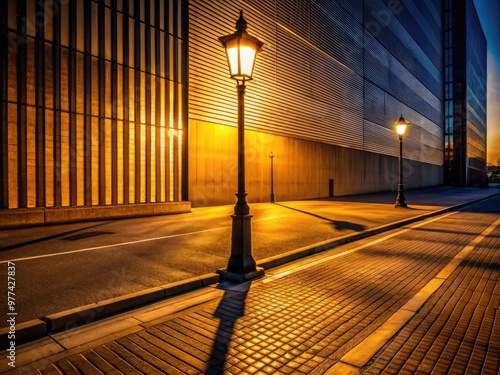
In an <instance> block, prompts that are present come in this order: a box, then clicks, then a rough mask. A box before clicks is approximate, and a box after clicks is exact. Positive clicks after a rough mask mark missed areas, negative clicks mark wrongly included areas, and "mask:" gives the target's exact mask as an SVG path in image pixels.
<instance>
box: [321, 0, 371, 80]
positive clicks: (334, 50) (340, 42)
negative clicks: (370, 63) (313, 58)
mask: <svg viewBox="0 0 500 375" xmlns="http://www.w3.org/2000/svg"><path fill="white" fill-rule="evenodd" d="M311 20H312V21H311V42H312V43H313V44H314V45H316V46H317V47H318V48H319V49H321V50H322V51H325V53H327V54H328V55H329V56H331V57H332V58H334V59H336V60H338V61H339V62H341V63H342V64H344V65H346V66H348V67H349V68H350V69H352V70H354V71H355V72H357V73H358V74H363V28H362V25H361V23H359V22H358V21H356V20H355V19H354V18H353V17H352V16H351V15H350V14H349V13H348V12H347V11H346V10H345V9H344V8H343V7H342V6H340V5H339V4H338V3H336V2H334V1H330V2H321V4H316V3H314V4H313V6H312V8H311Z"/></svg>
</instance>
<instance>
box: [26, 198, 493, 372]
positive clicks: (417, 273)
mask: <svg viewBox="0 0 500 375" xmlns="http://www.w3.org/2000/svg"><path fill="white" fill-rule="evenodd" d="M499 201H500V199H497V200H496V202H499ZM445 216H447V217H444V218H440V219H439V220H435V219H433V220H429V221H428V222H425V223H419V224H416V225H413V226H412V227H411V229H402V230H396V231H393V232H391V233H389V234H381V235H378V236H375V237H372V238H370V239H366V240H363V241H360V242H357V243H353V244H349V245H346V246H342V247H339V248H338V249H336V250H332V251H329V252H327V253H323V254H320V255H317V256H314V257H310V258H308V259H305V260H303V261H300V262H296V263H293V264H290V265H288V266H286V267H281V268H279V269H275V270H271V271H270V272H268V273H267V276H266V277H265V278H263V279H260V280H257V281H254V282H253V283H251V284H250V283H247V284H241V285H234V284H229V283H222V284H221V285H219V286H218V287H217V288H214V289H212V290H213V293H212V294H213V295H214V296H216V298H215V299H213V298H208V299H207V301H206V302H203V301H200V302H203V303H201V304H198V305H195V306H192V307H190V308H189V309H185V310H181V311H177V312H175V313H173V314H163V315H161V316H160V317H159V318H158V319H156V320H153V321H150V322H149V323H143V324H141V325H139V326H137V327H136V328H134V329H133V330H132V331H128V332H127V334H119V333H117V334H115V335H114V336H113V335H110V336H109V337H108V338H107V339H106V338H104V339H100V340H98V341H96V342H95V343H90V344H86V345H84V346H82V347H75V348H73V349H72V350H69V351H67V352H63V353H60V354H56V355H55V356H53V357H49V358H47V359H45V360H41V361H38V362H35V363H34V364H33V365H31V366H27V367H25V369H26V370H27V371H32V370H33V368H37V369H38V371H39V372H36V373H42V374H60V373H63V374H81V373H83V374H101V373H103V374H114V373H117V374H118V373H124V374H143V373H145V374H162V373H166V374H201V373H206V374H222V373H226V374H243V373H245V374H254V373H258V374H288V373H296V374H322V373H325V372H328V371H330V372H329V373H336V372H332V366H333V365H335V364H339V363H341V362H339V361H340V360H341V359H342V360H343V358H344V357H345V356H346V355H348V354H349V353H352V351H353V350H355V349H356V348H357V347H358V346H359V345H362V343H363V342H364V341H363V340H365V339H367V340H368V339H369V338H370V337H373V335H376V334H377V332H378V331H377V330H378V329H380V327H383V325H384V322H386V321H388V319H389V318H390V317H392V316H394V315H395V314H397V313H398V312H400V311H401V309H402V307H404V306H407V304H408V303H410V304H411V302H412V300H413V298H414V297H415V296H418V295H419V293H418V292H419V291H422V290H423V288H424V287H426V286H427V285H428V284H429V283H432V281H433V280H434V279H435V278H436V275H441V274H442V273H443V272H444V273H446V270H447V269H449V266H450V264H452V263H453V262H455V263H456V264H455V266H456V269H455V271H453V272H451V274H450V275H448V277H447V278H445V279H443V280H444V282H443V283H442V285H441V284H440V285H441V286H440V287H439V288H437V290H436V292H435V293H434V294H433V295H431V296H430V297H429V299H428V300H426V301H425V303H423V305H422V309H421V310H420V311H419V312H418V313H417V314H416V315H415V316H414V317H413V318H412V319H411V320H410V321H409V324H407V325H405V326H404V328H403V330H401V331H400V333H399V334H398V335H397V336H396V337H395V338H394V339H393V340H390V341H389V343H388V345H387V346H385V347H382V348H381V350H380V351H379V352H378V353H377V354H376V356H375V357H374V358H375V360H374V362H373V363H371V362H369V363H368V364H367V365H368V366H364V368H363V369H364V371H365V372H367V373H370V374H378V373H416V371H417V370H418V371H419V373H423V374H431V373H432V374H434V373H443V374H444V373H452V372H451V371H452V370H457V371H456V372H455V373H462V374H465V373H471V374H476V373H481V372H480V371H479V368H478V367H474V366H481V368H482V369H483V370H484V371H485V373H495V372H494V371H495V370H496V371H497V372H498V358H499V356H498V354H499V350H500V346H499V342H498V337H499V336H500V335H499V333H500V332H499V318H498V312H497V311H498V302H499V299H500V287H499V269H498V261H499V258H500V253H499V252H498V248H499V235H500V229H499V225H498V224H496V226H495V227H494V232H493V233H491V235H490V236H488V237H487V238H486V239H484V240H481V241H480V243H479V244H475V243H474V242H473V241H474V240H475V239H477V233H481V232H483V231H485V229H486V228H488V227H489V226H490V225H491V215H489V216H487V218H488V220H489V221H488V220H486V216H485V217H482V216H481V215H478V214H477V213H460V214H454V215H453V214H448V215H445ZM448 216H449V217H448ZM459 217H460V219H459ZM434 221H436V223H434ZM440 223H442V227H439V225H441V224H440ZM440 228H441V229H442V228H446V230H445V231H444V233H443V235H442V236H443V237H442V238H441V237H440V240H436V232H437V231H438V230H440ZM471 241H472V242H471ZM471 243H472V244H473V246H472V245H471ZM476 245H477V246H476ZM467 248H468V249H469V250H470V252H469V253H468V255H467V257H466V258H464V259H463V260H461V261H460V262H458V263H457V262H456V259H459V260H460V258H454V257H456V256H457V254H458V256H459V257H460V256H461V255H460V254H462V253H461V251H463V249H467ZM450 259H451V260H450ZM447 267H448V268H447ZM54 338H56V335H54ZM468 359H470V360H468ZM466 360H468V361H466ZM458 366H461V367H458ZM362 367H363V366H362ZM23 370H24V369H23V368H20V369H19V372H17V373H23V372H22V371H23ZM358 370H359V371H358V372H357V373H359V372H360V371H361V370H360V369H358ZM469 370H470V372H469ZM487 371H491V372H487ZM27 373H33V372H27ZM339 373H340V372H339ZM345 373H346V372H345Z"/></svg>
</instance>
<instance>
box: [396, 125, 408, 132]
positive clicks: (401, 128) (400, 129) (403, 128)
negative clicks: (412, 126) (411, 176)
mask: <svg viewBox="0 0 500 375" xmlns="http://www.w3.org/2000/svg"><path fill="white" fill-rule="evenodd" d="M405 131H406V124H398V125H396V132H397V133H398V134H399V135H403V134H404V133H405Z"/></svg>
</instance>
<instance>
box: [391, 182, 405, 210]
mask: <svg viewBox="0 0 500 375" xmlns="http://www.w3.org/2000/svg"><path fill="white" fill-rule="evenodd" d="M394 207H403V208H407V207H408V206H407V205H406V198H405V189H404V185H403V184H399V185H398V196H397V197H396V204H394Z"/></svg>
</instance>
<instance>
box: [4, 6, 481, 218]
mask: <svg viewBox="0 0 500 375" xmlns="http://www.w3.org/2000/svg"><path fill="white" fill-rule="evenodd" d="M240 9H243V10H244V16H245V19H246V20H247V21H248V31H249V33H250V34H251V35H254V36H256V37H258V38H259V39H261V40H262V41H264V43H265V45H264V51H263V52H262V53H260V54H259V55H258V56H257V62H256V65H255V71H254V79H253V80H252V81H250V82H248V83H247V90H246V97H245V100H246V103H245V105H246V113H245V121H246V134H245V137H246V138H245V143H246V176H247V178H246V181H247V182H246V190H247V192H248V200H249V202H257V201H268V200H269V193H270V165H271V163H270V159H269V153H270V152H271V151H273V152H274V154H275V155H276V156H275V158H274V193H275V196H276V200H278V201H279V200H281V201H283V200H288V199H303V198H316V197H325V196H329V195H332V194H333V195H346V194H358V193H366V192H374V191H384V190H395V189H396V187H397V178H398V156H399V143H398V137H397V135H396V133H395V132H394V130H393V128H392V124H393V123H394V122H395V121H396V120H397V119H398V118H399V116H400V115H401V113H402V114H403V115H404V117H405V119H406V120H408V121H410V123H411V125H410V127H409V129H408V131H407V134H406V135H405V137H404V140H403V156H404V175H405V180H404V183H405V187H406V188H407V189H411V188H416V187H423V186H433V185H438V184H441V183H443V178H444V177H443V175H444V174H443V164H444V155H445V146H444V145H445V139H444V131H445V129H444V112H445V108H444V107H445V85H444V74H445V68H444V56H443V54H444V50H445V48H444V40H443V35H444V32H443V30H444V24H443V2H442V1H439V0H422V1H410V0H370V1H368V0H365V1H363V0H328V1H327V0H248V1H243V0H239V1H238V0H235V1H223V0H213V1H208V0H205V1H202V0H184V1H182V0H170V1H169V0H164V1H163V0H147V1H138V0H135V1H134V0H128V1H127V0H121V1H118V0H116V1H115V0H108V1H92V0H73V1H70V0H61V1H55V0H44V1H41V0H24V1H1V2H0V17H1V18H2V22H1V28H2V29H1V30H0V31H1V34H0V35H1V38H0V43H1V44H0V53H1V56H2V59H1V60H0V64H1V65H0V71H1V74H2V80H1V85H2V89H1V95H2V97H1V101H2V106H1V109H0V111H1V119H2V138H1V142H0V148H1V151H2V155H3V159H2V160H3V161H2V169H1V174H2V185H1V186H0V207H1V208H18V207H19V208H24V207H78V206H82V207H88V206H113V205H126V204H132V203H134V204H135V203H155V202H175V201H181V200H189V201H190V202H192V204H193V206H202V205H213V204H232V203H234V202H235V200H236V199H235V197H234V193H235V192H236V190H237V170H238V168H237V149H238V147H237V146H238V145H237V132H236V123H237V95H236V87H235V86H236V83H235V82H234V81H233V80H231V79H230V78H229V72H228V67H227V62H226V58H225V53H224V50H223V48H222V46H221V45H220V43H219V41H218V37H219V36H222V35H227V34H230V33H232V32H233V31H234V23H235V21H236V19H237V18H238V15H239V10H240ZM467 19H468V21H467V22H469V23H470V24H471V26H472V27H473V28H477V27H476V26H474V25H473V23H474V22H475V21H474V20H471V19H469V18H467ZM469 23H468V24H467V25H469ZM467 30H468V31H467V32H468V33H472V34H474V35H476V34H477V32H476V31H475V30H476V29H469V28H467ZM470 48H471V49H469V50H467V56H469V59H471V60H473V59H475V58H477V57H475V56H476V52H475V50H473V48H476V47H473V46H472V47H470ZM477 48H479V47H477ZM481 48H482V47H481ZM472 62H473V66H472V67H470V68H469V69H472V70H471V71H472V72H473V73H474V74H477V76H478V79H477V80H471V81H469V82H468V83H469V85H468V86H467V87H468V89H467V90H468V91H467V92H468V93H469V95H468V98H469V100H468V103H469V105H468V107H467V108H468V112H467V113H468V114H469V115H468V117H467V119H468V120H467V124H469V125H468V129H469V130H468V132H467V134H472V135H471V136H470V137H468V138H467V139H466V142H467V144H468V145H469V146H468V148H467V153H468V160H469V165H470V166H472V167H474V168H476V167H475V166H473V163H475V161H474V160H476V159H478V158H480V157H481V155H483V157H484V148H482V149H481V144H483V143H482V142H483V139H484V138H481V137H483V136H484V122H481V121H482V120H481V119H482V117H481V116H482V114H481V113H479V112H481V110H482V108H481V105H478V103H477V101H475V100H472V99H471V98H472V97H473V95H476V96H477V95H479V96H480V95H481V91H480V90H482V88H481V87H479V88H478V85H479V86H481V85H480V84H478V82H479V83H480V82H482V81H481V79H482V78H481V74H482V73H481V72H480V71H479V70H477V68H475V67H478V66H480V65H481V64H484V63H485V57H484V58H482V57H479V58H477V62H474V61H472ZM463 87H465V86H463ZM478 90H479V91H478ZM471 93H472V95H471ZM483 112H484V111H483ZM478 119H479V120H478ZM476 130H477V131H476ZM473 133H474V134H473ZM476 133H477V134H476ZM476 135H477V136H476Z"/></svg>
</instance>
